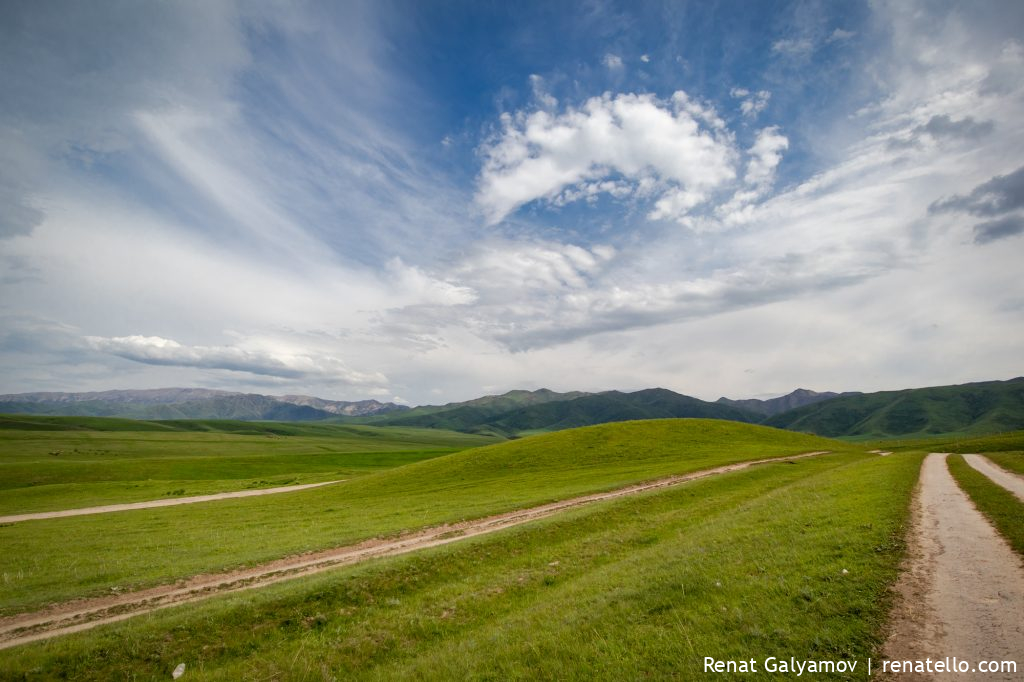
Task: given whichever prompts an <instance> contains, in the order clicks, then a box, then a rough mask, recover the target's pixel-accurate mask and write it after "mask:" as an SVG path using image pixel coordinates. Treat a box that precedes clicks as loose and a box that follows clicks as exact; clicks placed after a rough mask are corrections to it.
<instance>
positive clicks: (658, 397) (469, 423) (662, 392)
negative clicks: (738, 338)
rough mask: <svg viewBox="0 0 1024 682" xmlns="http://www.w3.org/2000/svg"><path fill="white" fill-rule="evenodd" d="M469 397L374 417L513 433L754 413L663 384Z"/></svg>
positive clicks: (742, 418)
mask: <svg viewBox="0 0 1024 682" xmlns="http://www.w3.org/2000/svg"><path fill="white" fill-rule="evenodd" d="M506 395H507V394H506ZM555 395H562V396H564V395H567V394H555ZM473 403H475V404H472V403H463V404H460V405H459V406H457V407H453V408H452V409H447V410H443V411H438V412H433V413H429V414H422V413H417V412H416V410H411V411H409V412H404V413H402V414H400V415H396V416H390V417H387V418H384V419H382V420H380V421H377V422H375V423H378V424H390V425H396V426H398V425H400V426H421V427H428V428H441V429H449V430H453V431H466V432H471V433H496V434H501V435H515V434H520V433H523V432H536V431H559V430H562V429H570V428H575V427H578V426H591V425H594V424H604V423H607V422H621V421H634V420H638V419H668V418H679V417H693V418H705V419H728V420H732V421H739V422H755V421H758V417H757V415H754V414H752V413H750V412H747V411H745V410H741V409H738V408H735V407H732V406H729V405H721V404H716V403H708V402H705V401H703V400H698V399H697V398H691V397H690V396H685V395H680V394H678V393H674V392H672V391H669V390H667V389H664V388H652V389H647V390H643V391H636V392H635V393H621V392H619V391H608V392H605V393H597V394H592V395H586V394H583V395H581V396H580V397H576V398H573V399H570V400H566V399H561V400H548V401H544V402H535V403H534V404H528V405H516V404H514V403H509V402H505V401H499V402H492V403H484V404H481V403H479V402H477V401H473Z"/></svg>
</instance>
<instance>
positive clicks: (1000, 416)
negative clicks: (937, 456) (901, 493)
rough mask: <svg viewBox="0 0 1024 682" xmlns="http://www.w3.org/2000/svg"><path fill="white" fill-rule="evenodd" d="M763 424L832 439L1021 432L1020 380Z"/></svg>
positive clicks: (833, 405) (812, 408) (793, 413)
mask: <svg viewBox="0 0 1024 682" xmlns="http://www.w3.org/2000/svg"><path fill="white" fill-rule="evenodd" d="M763 423H764V424H766V425H768V426H774V427H777V428H782V429H788V430H791V431H803V432H806V433H814V434H818V435H821V436H829V437H833V438H834V437H838V436H866V437H877V438H882V437H887V436H923V435H934V434H940V433H965V434H986V433H998V432H1001V431H1013V430H1016V429H1021V428H1024V377H1019V378H1017V379H1011V380H1009V381H986V382H981V383H973V384H963V385H959V386H937V387H933V388H915V389H907V390H903V391H882V392H880V393H868V394H864V395H851V396H843V397H839V398H833V399H831V400H828V401H826V402H822V403H818V404H814V405H808V406H805V407H801V408H797V409H795V410H790V411H789V412H784V413H782V414H779V415H776V416H774V417H770V418H769V419H767V420H765V421H764V422H763Z"/></svg>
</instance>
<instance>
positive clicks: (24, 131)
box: [0, 0, 1024, 404]
mask: <svg viewBox="0 0 1024 682" xmlns="http://www.w3.org/2000/svg"><path fill="white" fill-rule="evenodd" d="M1021 36H1024V3H1021V2H1019V0H1007V1H1005V2H1001V1H997V0H983V1H981V2H960V3H958V2H943V1H935V2H919V1H916V0H898V1H896V0H894V1H892V2H883V1H879V2H832V1H829V2H824V1H822V2H814V1H813V0H808V1H800V2H772V1H767V0H766V1H764V2H749V1H747V2H727V1H724V0H723V1H721V2H708V1H706V0H699V1H694V2H685V1H683V0H679V1H674V2H636V1H632V0H630V1H627V2H610V1H609V2H606V1H604V0H591V1H579V2H554V3H552V2H521V3H518V2H517V3H505V2H489V1H486V0H484V1H481V0H474V1H472V2H469V1H467V2H459V1H450V2H449V1H446V2H432V1H426V2H424V1H418V0H409V1H400V2H382V1H371V2H355V1H344V2H329V1H327V0H324V1H322V2H314V1H310V2H304V1H302V0H291V1H284V0H282V1H281V2H275V1H272V0H267V1H262V0H257V1H253V2H233V1H229V0H195V1H194V2H193V1H189V0H183V1H180V2H155V1H154V2H124V1H114V0H97V1H96V2H90V3H81V2H74V1H73V0H64V1H60V0H58V1H55V2H47V3H39V2H34V1H32V0H8V1H6V2H4V3H3V4H2V6H0V392H5V393H15V392H25V391H89V390H105V389H113V388H157V387H168V386H188V387H192V386H195V387H205V388H218V389H226V390H237V391H246V392H256V393H265V394H286V393H303V394H311V395H317V396H320V397H324V398H331V399H337V400H360V399H366V398H376V399H378V400H384V401H396V402H401V403H407V404H430V403H433V404H436V403H444V402H449V401H457V400H466V399H470V398H473V397H477V396H480V395H484V394H493V393H501V392H504V391H507V390H510V389H515V388H524V389H536V388H541V387H546V388H550V389H553V390H558V391H568V390H583V391H601V390H610V389H618V390H627V391H628V390H638V389H642V388H650V387H656V386H660V387H665V388H669V389H672V390H675V391H678V392H680V393H684V394H687V395H692V396H696V397H699V398H703V399H708V400H714V399H716V398H717V397H719V396H723V395H724V396H728V397H731V398H748V397H762V398H763V397H771V396H776V395H781V394H784V393H788V392H789V391H791V390H793V389H795V388H797V387H803V388H809V389H812V390H819V391H825V390H833V391H877V390H890V389H899V388H907V387H917V386H932V385H945V384H953V383H963V382H968V381H982V380H993V379H1009V378H1012V377H1015V376H1019V375H1021V374H1024V362H1022V360H1024V277H1022V276H1021V272H1022V267H1021V264H1022V261H1024V259H1022V257H1024V42H1022V41H1024V39H1022V38H1021Z"/></svg>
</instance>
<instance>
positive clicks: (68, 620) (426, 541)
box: [0, 451, 828, 649]
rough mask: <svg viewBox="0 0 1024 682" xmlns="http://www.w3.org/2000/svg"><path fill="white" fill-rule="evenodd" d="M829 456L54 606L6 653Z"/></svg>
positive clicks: (1, 626) (7, 642) (28, 617)
mask: <svg viewBox="0 0 1024 682" xmlns="http://www.w3.org/2000/svg"><path fill="white" fill-rule="evenodd" d="M825 454H828V452H827V451H820V452H807V453H804V454H800V455H792V456H789V457H772V458H769V459H759V460H752V461H747V462H737V463H736V464H729V465H725V466H720V467H715V468H713V469H704V470H702V471H694V472H691V473H688V474H682V475H679V476H670V477H668V478H662V479H658V480H655V481H648V482H646V483H639V484H636V485H631V486H626V487H624V488H617V489H615V490H610V491H607V492H603V493H594V494H591V495H583V496H580V497H573V498H569V499H565V500H559V501H557V502H550V503H548V504H544V505H540V506H538V507H530V508H528V509H518V510H515V511H511V512H507V513H505V514H497V515H494V516H487V517H484V518H481V519H474V520H472V521H463V522H460V523H454V524H449V525H443V526H433V527H431V528H426V529H423V530H419V531H414V532H410V533H406V534H404V535H401V536H399V537H398V538H389V539H380V538H373V539H370V540H366V541H364V542H361V543H359V544H356V545H350V546H347V547H336V548H334V549H328V550H324V551H321V552H315V553H308V554H302V555H298V556H291V557H285V558H283V559H279V560H277V561H272V562H270V563H267V564H263V565H261V566H255V567H252V568H248V569H243V570H238V571H232V572H226V573H214V574H208V575H199V576H194V577H192V578H189V579H186V580H180V581H178V582H176V583H172V584H168V585H161V586H158V587H152V588H148V589H144V590H139V591H136V592H130V593H125V594H120V595H114V596H109V597H97V598H92V599H79V600H75V601H72V602H68V603H65V604H55V605H53V606H50V607H48V608H46V609H44V610H42V611H39V612H35V613H23V614H18V615H15V616H10V617H7V618H0V649H7V648H9V647H13V646H17V645H19V644H25V643H28V642H33V641H36V640H41V639H49V638H51V637H56V636H58V635H64V634H69V633H72V632H78V631H81V630H87V629H89V628H93V627H96V626H97V625H103V624H105V623H113V622H116V621H120V620H125V619H127V618H131V617H132V616H137V615H140V614H143V613H149V612H151V611H156V610H158V609H163V608H167V607H170V606H175V605H178V604H183V603H187V602H195V601H199V600H202V599H207V598H209V597H212V596H215V595H218V594H225V593H228V592H237V591H241V590H247V589H253V588H257V587H264V586H266V585H271V584H273V583H278V582H281V581H284V580H290V579H292V578H297V577H300V576H306V575H310V574H313V573H320V572H322V571H326V570H329V569H332V568H336V567H338V566H345V565H349V564H355V563H359V562H361V561H366V560H369V559H374V558H377V557H384V556H395V555H399V554H406V553H408V552H413V551H416V550H420V549H425V548H427V547H437V546H439V545H446V544H448V543H451V542H456V541H458V540H463V539H465V538H470V537H474V536H477V535H484V534H486V533H493V532H495V531H499V530H503V529H505V528H511V527H513V526H518V525H521V524H524V523H528V522H530V521H535V520H537V519H542V518H546V517H548V516H552V515H553V514H556V513H558V512H561V511H564V510H566V509H571V508H574V507H578V506H581V505H585V504H590V503H592V502H599V501H602V500H610V499H614V498H618V497H625V496H627V495H635V494H638V493H642V492H647V491H649V490H657V489H660V488H667V487H669V486H674V485H678V484H680V483H685V482H687V481H693V480H696V479H699V478H705V477H708V476H714V475H716V474H724V473H729V472H732V471H739V470H741V469H746V468H748V467H751V466H754V465H756V464H766V463H769V462H786V461H790V460H794V459H802V458H805V457H814V456H817V455H825Z"/></svg>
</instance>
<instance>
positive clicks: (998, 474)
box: [964, 455, 1024, 502]
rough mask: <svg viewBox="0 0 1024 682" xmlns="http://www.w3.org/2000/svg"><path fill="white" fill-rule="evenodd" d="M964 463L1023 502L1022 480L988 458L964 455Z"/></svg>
mask: <svg viewBox="0 0 1024 682" xmlns="http://www.w3.org/2000/svg"><path fill="white" fill-rule="evenodd" d="M964 461H965V462H967V463H968V464H970V465H971V466H972V467H974V468H975V469H977V470H978V471H980V472H981V473H983V474H985V475H986V476H988V477H989V478H990V479H991V480H992V482H993V483H995V484H996V485H1001V486H1002V487H1004V488H1006V489H1007V490H1009V491H1010V492H1011V493H1013V494H1014V495H1016V496H1017V498H1018V499H1019V500H1020V501H1021V502H1024V478H1022V477H1020V476H1018V475H1017V474H1015V473H1012V472H1009V471H1007V470H1006V469H1004V468H1002V467H1001V466H999V465H998V464H996V463H995V462H993V461H992V460H990V459H989V458H988V457H982V456H981V455H964Z"/></svg>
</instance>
